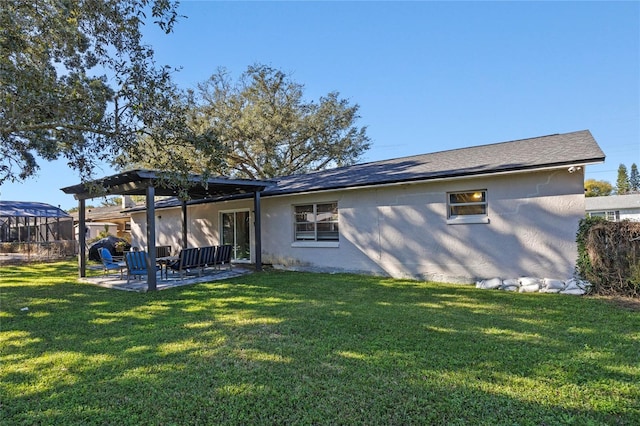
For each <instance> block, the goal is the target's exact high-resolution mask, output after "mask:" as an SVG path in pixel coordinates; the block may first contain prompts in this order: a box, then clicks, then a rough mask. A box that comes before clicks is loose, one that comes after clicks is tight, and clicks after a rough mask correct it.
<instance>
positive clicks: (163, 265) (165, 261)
mask: <svg viewBox="0 0 640 426" xmlns="http://www.w3.org/2000/svg"><path fill="white" fill-rule="evenodd" d="M176 260H180V256H162V257H157V258H156V263H157V264H158V265H160V279H162V270H163V269H164V278H165V279H169V269H168V268H169V265H170V264H172V263H173V262H175V261H176Z"/></svg>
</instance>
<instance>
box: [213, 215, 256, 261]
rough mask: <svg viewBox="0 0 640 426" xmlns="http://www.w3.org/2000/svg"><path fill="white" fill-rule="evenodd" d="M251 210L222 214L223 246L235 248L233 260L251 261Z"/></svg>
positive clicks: (232, 255)
mask: <svg viewBox="0 0 640 426" xmlns="http://www.w3.org/2000/svg"><path fill="white" fill-rule="evenodd" d="M249 216H250V215H249V210H239V211H232V212H223V213H221V220H220V223H221V224H222V232H221V235H222V244H230V245H231V246H232V247H233V250H232V254H231V259H233V260H240V261H246V262H248V261H250V260H251V243H250V238H249Z"/></svg>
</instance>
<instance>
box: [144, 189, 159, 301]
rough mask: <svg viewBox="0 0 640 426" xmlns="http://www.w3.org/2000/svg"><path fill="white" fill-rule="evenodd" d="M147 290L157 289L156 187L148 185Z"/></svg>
mask: <svg viewBox="0 0 640 426" xmlns="http://www.w3.org/2000/svg"><path fill="white" fill-rule="evenodd" d="M146 192H147V200H146V201H147V256H146V259H147V290H148V291H155V290H157V282H156V209H155V204H156V203H155V188H154V187H153V185H152V184H149V186H147V191H146Z"/></svg>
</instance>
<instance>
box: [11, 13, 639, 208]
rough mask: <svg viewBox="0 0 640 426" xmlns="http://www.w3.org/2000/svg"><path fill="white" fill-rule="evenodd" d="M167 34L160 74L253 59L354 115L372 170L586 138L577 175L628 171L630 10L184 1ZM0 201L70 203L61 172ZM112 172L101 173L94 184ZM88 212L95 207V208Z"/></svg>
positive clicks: (231, 66) (188, 81) (634, 125)
mask: <svg viewBox="0 0 640 426" xmlns="http://www.w3.org/2000/svg"><path fill="white" fill-rule="evenodd" d="M180 12H181V14H183V15H186V16H187V18H183V19H182V20H181V21H180V22H179V23H178V25H177V26H176V28H175V31H174V33H172V34H170V35H164V34H163V33H162V32H161V31H159V30H156V29H155V28H152V27H148V28H147V29H146V37H147V39H146V42H147V43H149V44H151V45H152V46H153V47H154V49H155V51H156V55H157V56H156V58H157V62H158V63H159V64H167V65H172V66H175V67H181V71H180V72H178V73H176V74H175V81H176V82H177V83H178V84H179V86H181V87H183V88H189V87H195V86H196V84H197V83H199V82H202V81H204V80H206V79H207V78H208V77H209V76H210V75H211V74H212V73H213V72H214V71H215V70H216V69H217V68H218V67H225V68H227V69H228V70H229V71H230V72H231V73H232V74H233V76H238V75H239V74H240V73H242V72H243V71H245V70H246V68H247V66H248V65H251V64H255V63H260V64H266V65H269V66H272V67H274V68H277V69H280V70H282V71H285V72H287V73H290V74H291V75H292V77H293V79H294V80H295V81H296V82H298V83H302V84H304V85H305V97H306V98H307V99H308V100H317V99H318V98H319V97H320V96H323V95H325V94H327V93H329V92H331V91H338V92H339V93H340V95H341V97H343V98H346V99H349V100H350V102H351V103H354V104H358V105H360V116H361V118H360V120H359V122H358V125H360V126H367V129H368V130H367V133H368V135H369V136H370V138H371V141H372V147H371V149H370V150H369V151H368V152H367V153H365V155H364V157H363V158H362V161H376V160H383V159H389V158H396V157H403V156H408V155H414V154H422V153H427V152H435V151H442V150H447V149H454V148H460V147H466V146H474V145H482V144H487V143H494V142H503V141H508V140H515V139H523V138H529V137H535V136H542V135H548V134H552V133H564V132H572V131H577V130H584V129H589V130H590V131H591V132H592V134H593V136H594V137H595V139H596V140H597V141H598V143H599V144H600V146H601V148H602V149H603V151H604V152H605V154H606V156H607V160H606V162H605V163H604V164H602V165H595V166H589V167H587V171H586V173H587V175H586V177H587V178H594V179H602V180H608V181H609V182H611V183H615V180H616V176H617V169H618V166H619V164H620V163H624V164H625V165H626V166H627V167H628V168H629V167H630V166H631V164H632V163H634V162H635V163H636V164H638V165H640V3H639V2H612V1H609V2H427V1H425V2H417V1H416V2H392V1H387V2H366V1H357V2H333V1H331V2H293V1H282V2H240V1H235V2H218V1H201V2H195V1H186V2H183V3H182V4H181V7H180ZM41 165H42V170H41V171H40V173H39V175H38V176H36V177H35V178H32V179H30V180H28V181H26V182H25V183H22V184H5V185H3V186H2V187H0V198H1V199H3V200H16V201H40V202H45V203H49V204H53V205H60V206H61V207H62V208H70V207H74V206H76V205H77V203H76V201H75V200H74V199H73V197H72V196H68V195H66V194H64V193H63V192H62V191H60V188H61V187H64V186H68V185H73V184H76V183H78V182H79V178H78V176H77V175H76V174H75V173H74V172H73V171H71V170H70V169H68V168H67V166H66V165H65V163H64V162H54V163H42V164H41ZM111 173H113V170H111V169H109V168H108V167H105V168H104V169H103V170H102V171H97V172H96V175H97V176H98V177H99V176H103V175H106V174H111ZM93 203H94V204H99V200H94V202H93Z"/></svg>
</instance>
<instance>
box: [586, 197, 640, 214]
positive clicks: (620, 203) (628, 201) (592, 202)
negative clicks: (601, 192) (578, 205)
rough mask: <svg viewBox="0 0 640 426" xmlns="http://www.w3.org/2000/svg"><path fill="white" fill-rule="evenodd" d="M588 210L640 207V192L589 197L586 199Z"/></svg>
mask: <svg viewBox="0 0 640 426" xmlns="http://www.w3.org/2000/svg"><path fill="white" fill-rule="evenodd" d="M584 207H585V210H586V211H588V212H589V211H602V210H620V209H640V194H625V195H610V196H608V197H587V198H585V199H584Z"/></svg>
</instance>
